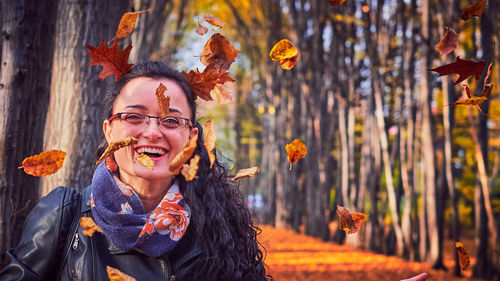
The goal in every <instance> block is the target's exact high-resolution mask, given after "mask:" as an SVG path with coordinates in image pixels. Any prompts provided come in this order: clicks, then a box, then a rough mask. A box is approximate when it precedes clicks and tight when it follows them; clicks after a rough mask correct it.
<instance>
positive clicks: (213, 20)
mask: <svg viewBox="0 0 500 281" xmlns="http://www.w3.org/2000/svg"><path fill="white" fill-rule="evenodd" d="M203 19H204V20H205V21H206V22H208V23H209V24H211V25H213V26H216V27H219V28H222V27H224V23H223V22H222V21H221V20H220V19H218V18H216V17H215V16H214V15H211V14H205V16H204V17H203Z"/></svg>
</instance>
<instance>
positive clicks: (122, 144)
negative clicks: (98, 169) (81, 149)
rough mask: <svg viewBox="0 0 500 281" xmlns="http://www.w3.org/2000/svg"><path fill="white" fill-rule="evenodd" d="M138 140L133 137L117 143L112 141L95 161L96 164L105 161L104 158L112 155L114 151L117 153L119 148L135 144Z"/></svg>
mask: <svg viewBox="0 0 500 281" xmlns="http://www.w3.org/2000/svg"><path fill="white" fill-rule="evenodd" d="M137 142H138V140H137V139H136V138H134V137H127V138H124V139H121V140H118V141H112V142H111V143H110V144H109V145H108V147H107V148H106V150H105V151H104V152H103V153H102V155H101V157H99V159H98V160H97V162H96V164H99V163H101V162H102V160H104V159H106V157H108V156H111V155H113V153H115V151H117V150H118V149H120V148H123V147H126V146H129V145H133V144H137Z"/></svg>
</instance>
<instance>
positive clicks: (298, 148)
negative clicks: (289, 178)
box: [285, 139, 307, 171]
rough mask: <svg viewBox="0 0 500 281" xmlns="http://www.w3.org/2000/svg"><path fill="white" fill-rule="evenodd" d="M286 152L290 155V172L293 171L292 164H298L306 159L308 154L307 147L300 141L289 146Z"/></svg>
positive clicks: (295, 141)
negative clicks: (300, 160)
mask: <svg viewBox="0 0 500 281" xmlns="http://www.w3.org/2000/svg"><path fill="white" fill-rule="evenodd" d="M285 150H286V153H287V154H288V156H287V160H288V162H290V171H291V170H292V164H295V163H297V161H299V159H302V158H304V157H306V154H307V148H306V145H305V144H304V143H303V142H302V141H301V140H300V139H295V140H293V141H292V142H291V143H289V144H287V145H286V146H285Z"/></svg>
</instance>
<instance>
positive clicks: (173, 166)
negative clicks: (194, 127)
mask: <svg viewBox="0 0 500 281" xmlns="http://www.w3.org/2000/svg"><path fill="white" fill-rule="evenodd" d="M197 141H198V135H194V136H193V137H192V138H191V139H189V142H188V143H187V144H186V146H185V147H184V148H183V149H182V150H181V152H179V154H177V155H176V156H175V157H174V159H172V161H171V162H170V167H169V170H170V172H172V173H174V174H176V175H177V174H179V172H180V171H181V168H182V165H183V164H185V163H186V162H187V161H188V160H189V158H191V156H192V155H193V152H194V150H195V149H196V142H197Z"/></svg>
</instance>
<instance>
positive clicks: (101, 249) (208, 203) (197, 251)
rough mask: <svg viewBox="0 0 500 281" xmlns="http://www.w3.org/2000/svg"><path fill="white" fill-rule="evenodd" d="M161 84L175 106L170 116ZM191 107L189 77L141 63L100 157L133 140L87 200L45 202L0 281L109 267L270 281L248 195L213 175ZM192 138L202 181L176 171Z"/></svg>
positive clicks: (217, 170)
mask: <svg viewBox="0 0 500 281" xmlns="http://www.w3.org/2000/svg"><path fill="white" fill-rule="evenodd" d="M160 83H161V84H163V85H164V86H165V87H166V92H165V95H166V96H168V97H169V98H170V104H169V111H168V113H167V114H166V116H165V115H163V116H162V113H160V108H159V105H158V101H157V98H156V95H155V92H156V89H157V88H158V85H160ZM194 99H195V97H194V95H193V93H192V91H191V89H190V88H189V86H188V84H187V82H186V80H185V78H184V76H183V75H182V74H181V73H179V72H178V71H175V70H173V69H171V68H170V67H169V66H167V65H166V64H164V63H161V62H146V63H141V64H137V65H135V66H134V67H133V68H132V70H131V71H130V72H128V73H127V74H125V75H124V76H123V77H122V78H121V79H120V80H119V81H118V82H116V83H115V85H114V86H113V88H112V89H111V91H109V93H108V96H107V97H106V100H105V104H106V114H107V116H108V118H107V119H106V120H104V121H103V132H104V136H105V138H104V139H103V141H102V143H101V145H100V147H99V149H98V152H97V155H98V156H99V155H101V154H102V152H103V151H104V150H105V149H106V147H107V146H108V144H109V143H111V142H116V141H120V140H123V139H125V138H135V140H136V141H134V143H133V144H132V145H129V146H126V147H124V148H121V149H119V150H117V151H116V152H114V154H113V155H112V156H111V157H108V158H106V161H104V162H102V163H100V164H99V165H98V166H97V167H96V170H95V172H94V176H93V180H92V184H91V185H90V186H89V187H87V188H85V189H84V190H83V191H82V192H81V193H78V192H76V191H74V190H73V189H69V188H57V189H55V190H54V191H52V192H51V193H50V194H49V195H47V196H46V197H44V198H42V200H41V201H40V203H39V204H38V205H37V206H36V207H35V209H34V210H33V211H32V213H31V214H30V215H29V217H28V219H27V222H26V227H25V230H24V233H23V236H22V238H21V241H20V243H19V245H18V246H17V247H16V248H15V249H13V250H11V251H9V252H8V255H9V256H10V258H11V263H10V264H9V265H8V266H7V267H6V268H4V269H3V270H2V271H1V272H0V279H1V280H107V278H108V276H107V271H106V267H107V266H111V267H113V268H116V269H118V270H120V271H122V272H124V273H126V274H128V275H130V276H132V277H134V278H135V279H136V280H269V279H272V278H271V277H270V276H266V274H265V268H264V265H263V254H262V252H261V250H260V248H259V244H258V242H257V240H256V236H257V233H258V231H260V230H259V229H258V228H257V227H256V226H255V225H254V224H253V223H252V220H251V217H250V214H249V212H248V210H247V209H246V206H245V204H244V199H243V196H242V194H241V192H240V191H239V190H238V188H237V187H236V186H235V185H234V184H233V183H232V182H231V181H230V180H229V177H228V171H227V167H225V166H224V165H222V164H221V163H219V162H218V161H217V160H215V162H214V164H213V167H212V168H211V167H210V166H211V165H210V160H209V156H208V152H207V150H206V148H205V146H204V139H203V129H202V127H201V125H200V124H199V123H198V122H197V121H196V104H195V101H194ZM160 116H162V117H160ZM191 139H192V141H191V143H193V144H194V141H195V140H196V144H197V145H196V149H195V151H194V154H195V155H198V156H199V157H200V159H199V164H198V173H197V177H196V178H195V179H194V180H192V181H186V180H185V179H184V177H183V176H181V175H178V174H176V173H175V172H173V171H172V169H170V165H171V163H172V160H173V159H174V158H175V157H176V155H178V154H179V153H180V152H181V151H183V149H184V147H185V146H186V144H187V143H188V142H189V140H191ZM139 155H147V156H149V158H150V159H151V161H153V164H154V165H153V167H152V169H149V168H147V167H145V166H143V165H142V164H140V163H139V161H137V160H136V159H137V157H138V156H139ZM198 156H196V157H198ZM174 171H175V169H174ZM80 217H89V218H93V219H94V220H95V223H96V226H95V228H94V229H96V230H98V231H101V232H102V234H100V233H97V234H94V235H91V236H87V234H88V233H87V232H84V229H83V228H82V227H78V224H79V222H80ZM131 265H133V266H131Z"/></svg>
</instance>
